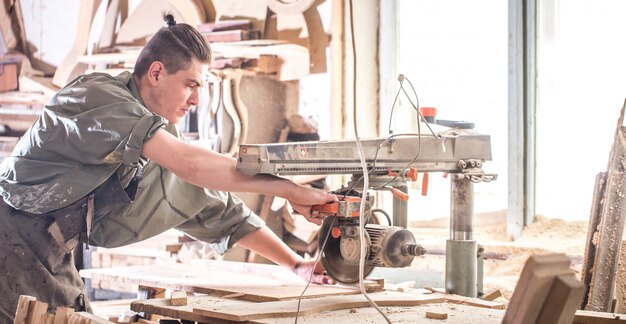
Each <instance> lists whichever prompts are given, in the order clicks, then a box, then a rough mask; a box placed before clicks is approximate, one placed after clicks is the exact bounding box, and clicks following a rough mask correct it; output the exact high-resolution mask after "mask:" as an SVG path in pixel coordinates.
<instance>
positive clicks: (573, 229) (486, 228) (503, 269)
mask: <svg viewBox="0 0 626 324" xmlns="http://www.w3.org/2000/svg"><path fill="white" fill-rule="evenodd" d="M587 227H588V222H587V221H573V222H568V221H564V220H560V219H552V218H546V217H543V216H537V217H536V219H535V221H534V223H533V224H532V225H530V226H528V227H525V228H524V229H523V231H522V234H521V236H520V238H518V239H517V240H515V241H512V240H511V239H510V238H509V237H508V236H507V233H506V211H498V212H493V213H486V214H480V215H476V217H475V219H474V239H475V240H476V241H477V243H478V244H480V245H483V246H484V247H485V256H486V258H485V262H484V266H483V269H484V284H483V285H484V289H483V290H484V292H485V293H488V292H490V291H493V290H495V289H499V290H500V291H501V292H502V295H503V296H502V297H500V298H498V299H497V300H496V301H500V302H504V303H506V302H508V300H509V299H510V298H511V296H512V294H513V290H514V289H515V285H516V284H517V280H518V279H519V275H520V273H521V272H522V269H523V267H524V264H525V262H526V260H527V259H528V257H529V256H531V255H537V254H550V253H565V254H567V255H568V256H569V257H570V258H571V260H572V269H573V270H574V272H575V273H576V276H577V277H579V278H580V272H581V268H582V260H583V257H584V250H585V242H586V239H587ZM409 228H410V230H411V231H412V232H413V234H414V235H415V237H416V239H417V242H418V243H421V244H423V245H424V246H425V247H426V248H427V250H429V251H434V253H433V254H427V255H426V256H423V257H421V259H418V260H416V261H415V262H414V263H413V264H412V267H415V268H417V269H423V268H424V267H428V268H431V269H441V271H442V272H441V274H442V275H443V269H445V256H443V255H442V253H437V252H440V251H445V241H446V240H447V238H448V237H449V220H448V219H437V220H431V221H419V222H411V223H410V224H409Z"/></svg>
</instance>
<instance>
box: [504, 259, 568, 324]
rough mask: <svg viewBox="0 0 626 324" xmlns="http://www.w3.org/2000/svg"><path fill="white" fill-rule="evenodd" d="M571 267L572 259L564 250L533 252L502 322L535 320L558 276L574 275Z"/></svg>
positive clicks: (520, 323)
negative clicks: (558, 252) (556, 252)
mask: <svg viewBox="0 0 626 324" xmlns="http://www.w3.org/2000/svg"><path fill="white" fill-rule="evenodd" d="M569 267H570V260H569V258H568V257H567V256H566V255H565V254H551V255H533V256H530V257H529V258H528V261H526V264H525V265H524V269H523V270H522V273H521V275H520V278H519V280H518V282H517V285H516V286H515V291H514V292H513V296H512V297H511V301H510V302H509V306H508V309H507V312H506V314H505V316H504V319H503V321H502V323H504V324H512V323H516V324H517V323H519V324H522V323H535V321H536V320H537V318H538V317H539V315H540V311H541V309H542V306H543V304H544V302H545V301H546V298H547V297H548V296H549V293H550V290H551V288H552V283H553V282H554V280H555V278H556V277H557V276H560V275H570V276H571V275H572V271H571V270H570V268H569ZM553 311H555V312H557V311H560V310H559V309H553Z"/></svg>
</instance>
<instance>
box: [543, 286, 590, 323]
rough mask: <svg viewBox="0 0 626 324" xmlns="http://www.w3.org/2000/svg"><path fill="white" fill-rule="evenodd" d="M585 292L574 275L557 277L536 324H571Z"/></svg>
mask: <svg viewBox="0 0 626 324" xmlns="http://www.w3.org/2000/svg"><path fill="white" fill-rule="evenodd" d="M584 291H585V289H584V287H583V284H582V283H580V281H578V280H577V279H576V278H574V274H568V275H561V276H558V277H556V278H555V280H554V282H553V283H552V287H551V289H550V293H549V294H548V296H547V298H546V301H545V302H544V304H543V307H542V308H541V313H539V316H538V318H537V321H536V324H552V323H571V322H572V319H573V318H574V315H575V313H576V309H578V306H579V305H580V301H581V300H582V297H583V293H584Z"/></svg>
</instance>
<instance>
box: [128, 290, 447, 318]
mask: <svg viewBox="0 0 626 324" xmlns="http://www.w3.org/2000/svg"><path fill="white" fill-rule="evenodd" d="M369 296H370V298H372V299H373V300H374V301H376V303H377V304H378V305H379V306H397V307H403V306H404V307H407V306H416V305H422V304H427V303H441V302H443V301H444V298H443V296H442V295H439V294H437V295H436V294H431V295H414V294H406V293H399V292H389V291H387V292H377V293H371V294H369ZM369 306H370V304H369V302H368V301H367V300H366V299H365V297H363V296H362V295H348V296H327V297H321V298H308V299H307V298H305V299H303V300H302V301H301V304H300V316H306V315H308V314H315V313H319V312H324V311H332V310H339V309H348V308H361V307H369ZM297 308H298V300H285V301H276V302H262V303H253V302H247V301H240V300H227V299H224V298H218V297H213V296H193V297H192V296H189V297H188V304H187V305H186V306H171V305H170V304H169V301H168V300H167V299H152V300H139V301H135V302H133V303H132V304H131V309H132V310H133V311H136V312H147V313H152V314H159V315H164V316H169V317H173V318H181V319H187V320H192V321H197V322H211V320H214V319H222V320H228V321H249V320H259V319H266V318H272V319H275V318H286V317H295V316H296V312H297Z"/></svg>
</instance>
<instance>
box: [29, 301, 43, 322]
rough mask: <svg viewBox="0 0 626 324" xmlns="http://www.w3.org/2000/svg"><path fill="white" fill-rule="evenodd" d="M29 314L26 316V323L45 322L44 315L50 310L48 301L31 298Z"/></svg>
mask: <svg viewBox="0 0 626 324" xmlns="http://www.w3.org/2000/svg"><path fill="white" fill-rule="evenodd" d="M28 303H29V306H28V315H27V316H26V324H41V323H44V322H45V318H44V316H45V315H46V311H47V310H48V303H44V302H40V301H37V300H31V301H29V302H28Z"/></svg>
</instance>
